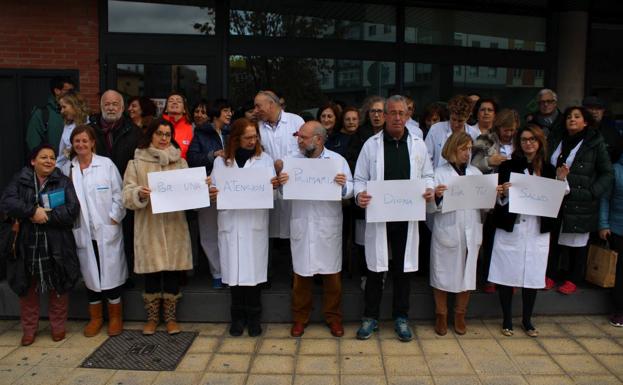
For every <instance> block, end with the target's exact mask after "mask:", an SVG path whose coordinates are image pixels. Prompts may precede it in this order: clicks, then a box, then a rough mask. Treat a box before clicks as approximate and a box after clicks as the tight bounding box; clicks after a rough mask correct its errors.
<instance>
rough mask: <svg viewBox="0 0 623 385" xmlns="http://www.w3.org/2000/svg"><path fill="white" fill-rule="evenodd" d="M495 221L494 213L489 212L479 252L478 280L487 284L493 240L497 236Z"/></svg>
mask: <svg viewBox="0 0 623 385" xmlns="http://www.w3.org/2000/svg"><path fill="white" fill-rule="evenodd" d="M495 229H496V228H495V223H494V221H493V214H492V213H489V214H487V217H486V218H485V223H484V224H483V228H482V246H481V247H480V253H479V254H478V274H477V277H478V282H479V283H481V284H486V283H487V282H488V279H487V277H488V276H489V267H490V266H491V253H492V252H493V240H494V238H495Z"/></svg>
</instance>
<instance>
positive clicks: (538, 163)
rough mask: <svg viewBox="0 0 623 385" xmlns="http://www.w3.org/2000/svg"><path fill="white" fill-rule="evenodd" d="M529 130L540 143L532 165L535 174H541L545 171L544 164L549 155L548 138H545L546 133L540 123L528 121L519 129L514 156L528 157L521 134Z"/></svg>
mask: <svg viewBox="0 0 623 385" xmlns="http://www.w3.org/2000/svg"><path fill="white" fill-rule="evenodd" d="M526 131H529V132H530V133H532V135H534V137H535V138H536V141H537V142H538V143H539V149H538V151H537V153H536V156H535V157H534V159H532V167H533V169H534V174H535V175H541V173H542V171H543V164H545V162H546V157H547V139H545V133H543V130H542V129H541V127H539V125H538V124H532V123H528V124H526V125H525V126H524V127H521V128H520V129H518V130H517V133H516V134H515V139H514V143H515V150H514V151H513V158H524V159H525V158H526V155H525V154H524V152H523V149H522V148H521V134H522V133H524V132H526Z"/></svg>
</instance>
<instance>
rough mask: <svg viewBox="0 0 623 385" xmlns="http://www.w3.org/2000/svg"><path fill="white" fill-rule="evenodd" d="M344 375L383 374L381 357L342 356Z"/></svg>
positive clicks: (341, 363)
mask: <svg viewBox="0 0 623 385" xmlns="http://www.w3.org/2000/svg"><path fill="white" fill-rule="evenodd" d="M340 358H341V360H340V367H341V369H342V373H343V374H383V363H382V362H381V357H379V356H341V357H340Z"/></svg>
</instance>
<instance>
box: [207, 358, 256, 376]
mask: <svg viewBox="0 0 623 385" xmlns="http://www.w3.org/2000/svg"><path fill="white" fill-rule="evenodd" d="M250 362H251V356H250V355H247V354H215V355H214V358H213V359H212V361H210V364H209V365H208V371H210V372H226V373H246V372H247V370H249V363H250Z"/></svg>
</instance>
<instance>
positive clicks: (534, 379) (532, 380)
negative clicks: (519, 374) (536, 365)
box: [525, 375, 574, 385]
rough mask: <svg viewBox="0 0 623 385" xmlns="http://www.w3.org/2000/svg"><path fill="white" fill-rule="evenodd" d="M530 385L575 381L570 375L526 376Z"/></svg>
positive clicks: (561, 384)
mask: <svg viewBox="0 0 623 385" xmlns="http://www.w3.org/2000/svg"><path fill="white" fill-rule="evenodd" d="M525 378H526V380H527V381H528V384H530V385H573V384H574V382H573V380H572V379H571V377H568V376H544V375H534V376H525Z"/></svg>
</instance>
